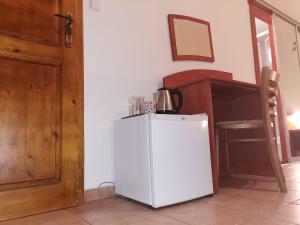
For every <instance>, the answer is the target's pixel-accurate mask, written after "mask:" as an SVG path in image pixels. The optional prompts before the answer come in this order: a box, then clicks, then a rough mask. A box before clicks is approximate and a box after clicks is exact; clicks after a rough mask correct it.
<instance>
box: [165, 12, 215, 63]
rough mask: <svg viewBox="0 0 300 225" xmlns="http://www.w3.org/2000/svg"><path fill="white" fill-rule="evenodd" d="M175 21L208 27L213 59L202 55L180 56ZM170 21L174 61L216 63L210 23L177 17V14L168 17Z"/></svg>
mask: <svg viewBox="0 0 300 225" xmlns="http://www.w3.org/2000/svg"><path fill="white" fill-rule="evenodd" d="M174 19H180V20H187V21H192V22H195V23H199V24H201V25H206V26H207V27H208V35H209V42H210V51H211V57H207V56H201V55H180V54H178V52H177V42H176V33H175V25H174ZM168 20H169V29H170V39H171V48H172V56H173V61H179V60H191V61H205V62H214V61H215V57H214V49H213V43H212V35H211V28H210V23H209V22H207V21H204V20H200V19H196V18H192V17H188V16H182V15H175V14H170V15H168Z"/></svg>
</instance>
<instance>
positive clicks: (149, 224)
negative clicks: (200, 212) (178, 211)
mask: <svg viewBox="0 0 300 225" xmlns="http://www.w3.org/2000/svg"><path fill="white" fill-rule="evenodd" d="M130 225H131V224H130ZM132 225H186V223H183V222H180V221H178V220H175V219H172V218H169V217H165V216H158V217H153V218H151V219H148V220H143V221H140V222H137V223H134V224H132Z"/></svg>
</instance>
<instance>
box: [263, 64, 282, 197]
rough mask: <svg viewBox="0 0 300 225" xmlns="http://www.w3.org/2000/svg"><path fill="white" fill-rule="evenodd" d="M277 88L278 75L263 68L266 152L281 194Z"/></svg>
mask: <svg viewBox="0 0 300 225" xmlns="http://www.w3.org/2000/svg"><path fill="white" fill-rule="evenodd" d="M278 88H279V74H278V73H277V72H276V71H274V70H271V69H270V68H268V67H264V68H263V69H262V73H261V102H262V113H263V120H264V129H265V136H266V139H267V145H268V152H269V155H270V159H271V164H272V167H273V172H274V175H275V177H276V178H277V181H278V184H279V188H280V191H281V192H287V188H286V184H285V178H284V174H283V171H282V168H281V162H280V160H279V156H278V149H277V141H276V140H277V139H276V135H275V134H276V132H275V125H274V124H275V117H276V116H277V113H276V112H277V110H276V107H277V105H276V97H277V94H278Z"/></svg>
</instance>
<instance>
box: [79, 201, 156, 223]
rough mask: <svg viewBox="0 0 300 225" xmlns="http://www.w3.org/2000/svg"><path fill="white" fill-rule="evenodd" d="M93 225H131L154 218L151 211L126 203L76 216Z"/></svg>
mask: <svg viewBox="0 0 300 225" xmlns="http://www.w3.org/2000/svg"><path fill="white" fill-rule="evenodd" d="M76 215H77V216H79V217H80V218H82V219H84V220H85V221H87V222H88V223H90V224H93V225H118V224H120V225H124V224H131V223H135V222H138V221H141V220H145V219H148V218H151V217H154V216H156V213H155V212H154V211H153V210H150V209H148V208H146V207H143V206H140V205H139V204H136V203H133V202H130V201H127V202H125V201H124V202H123V203H120V204H118V205H114V206H111V207H106V208H99V209H98V208H94V209H91V210H88V211H83V212H80V213H77V214H76Z"/></svg>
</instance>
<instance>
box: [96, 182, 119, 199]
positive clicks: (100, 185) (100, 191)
mask: <svg viewBox="0 0 300 225" xmlns="http://www.w3.org/2000/svg"><path fill="white" fill-rule="evenodd" d="M107 184H111V185H115V182H110V181H106V182H102V183H100V184H99V185H98V189H97V193H98V196H99V197H104V198H108V197H114V196H116V194H115V193H114V192H113V193H112V194H111V195H105V194H104V193H103V191H102V190H101V187H102V186H103V185H107Z"/></svg>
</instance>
